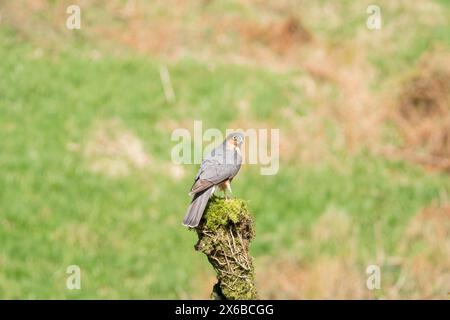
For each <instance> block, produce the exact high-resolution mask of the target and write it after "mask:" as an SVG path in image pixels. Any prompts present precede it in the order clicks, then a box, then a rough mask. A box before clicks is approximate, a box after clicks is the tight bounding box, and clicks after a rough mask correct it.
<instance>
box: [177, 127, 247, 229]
mask: <svg viewBox="0 0 450 320" xmlns="http://www.w3.org/2000/svg"><path fill="white" fill-rule="evenodd" d="M243 142H244V135H243V134H242V133H240V132H234V133H231V134H229V135H228V136H227V138H226V139H225V140H224V142H223V143H222V144H221V145H220V146H218V147H217V148H215V149H214V150H213V151H212V152H211V155H209V156H208V157H206V158H205V159H204V160H203V162H202V164H201V166H200V170H199V171H198V173H197V176H196V177H195V181H194V184H193V185H192V188H191V192H189V195H191V196H192V195H193V196H194V198H193V199H192V202H191V204H190V205H189V208H188V210H187V213H186V216H185V217H184V219H183V225H185V226H188V227H191V228H194V227H196V226H198V224H199V223H200V220H201V219H202V216H203V211H205V207H206V204H207V203H208V200H209V198H210V197H211V196H212V194H213V193H214V191H215V190H216V187H219V189H221V190H222V191H223V192H224V195H225V199H228V196H227V191H229V192H230V193H231V192H232V191H231V184H230V183H231V181H232V180H233V178H234V177H235V176H236V174H237V173H238V171H239V169H240V168H241V163H242V156H241V150H240V149H239V148H240V146H241V145H242V143H243Z"/></svg>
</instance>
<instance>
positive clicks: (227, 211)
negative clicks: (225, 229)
mask: <svg viewBox="0 0 450 320" xmlns="http://www.w3.org/2000/svg"><path fill="white" fill-rule="evenodd" d="M205 211H206V213H205V218H206V226H207V228H208V229H210V230H213V231H215V230H217V229H218V228H219V227H220V226H225V225H227V224H228V223H229V222H232V223H237V222H238V221H239V220H240V219H241V218H242V217H249V215H250V214H249V212H248V207H247V203H246V202H245V201H244V200H241V199H228V200H225V199H224V198H220V197H216V196H213V197H212V198H211V200H210V201H209V203H208V206H207V208H206V210H205Z"/></svg>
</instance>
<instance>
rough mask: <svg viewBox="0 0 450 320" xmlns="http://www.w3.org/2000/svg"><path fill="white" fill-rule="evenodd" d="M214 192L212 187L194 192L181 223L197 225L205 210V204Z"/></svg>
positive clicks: (190, 225) (189, 225)
mask: <svg viewBox="0 0 450 320" xmlns="http://www.w3.org/2000/svg"><path fill="white" fill-rule="evenodd" d="M213 192H214V187H211V188H209V189H206V190H204V191H202V192H199V193H197V194H195V196H194V199H192V202H191V204H190V205H189V208H188V210H187V213H186V215H185V216H184V219H183V225H185V226H187V227H191V228H194V227H196V226H198V224H199V223H200V220H201V219H202V216H203V211H205V207H206V204H207V203H208V200H209V198H210V197H211V195H212V194H213Z"/></svg>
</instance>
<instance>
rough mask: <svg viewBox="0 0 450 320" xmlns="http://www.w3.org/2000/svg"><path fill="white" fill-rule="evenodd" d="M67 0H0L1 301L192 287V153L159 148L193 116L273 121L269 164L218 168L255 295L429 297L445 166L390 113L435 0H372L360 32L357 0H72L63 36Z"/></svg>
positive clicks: (442, 9)
mask: <svg viewBox="0 0 450 320" xmlns="http://www.w3.org/2000/svg"><path fill="white" fill-rule="evenodd" d="M68 4H69V2H68V1H61V2H59V1H58V2H57V1H48V2H47V1H25V0H22V1H2V2H1V3H0V13H1V17H2V19H1V21H0V43H1V44H2V45H1V46H0V110H1V112H0V170H1V173H0V203H1V209H0V243H1V248H2V249H1V250H0V297H1V298H31V299H34V298H68V299H80V298H121V299H125V298H207V297H208V296H209V291H210V288H211V285H212V284H213V283H214V275H213V274H212V272H211V270H209V266H208V263H207V261H206V259H205V258H204V257H203V256H202V255H200V254H199V253H197V252H195V251H194V250H193V245H194V244H195V242H196V235H195V233H194V232H188V231H187V230H185V229H184V228H183V227H182V226H181V220H182V217H183V215H184V213H185V210H186V208H187V206H188V203H189V200H190V199H189V197H188V196H187V192H188V189H189V187H190V185H191V183H192V178H193V177H194V175H195V173H196V170H197V167H198V166H197V165H185V166H177V165H174V164H173V163H172V162H171V159H170V150H171V148H172V147H173V145H174V143H173V142H172V141H171V139H170V138H171V132H172V131H173V130H174V129H176V128H181V127H183V128H187V129H192V125H193V121H194V120H202V121H203V126H204V128H219V129H220V130H223V131H224V130H225V129H227V128H237V127H240V128H243V129H247V128H258V127H262V128H280V132H281V138H282V142H281V154H280V157H281V159H280V161H281V163H280V171H279V172H278V174H276V175H274V176H262V175H260V173H259V168H258V167H257V166H251V165H247V166H244V167H243V169H242V170H241V172H240V173H239V176H238V177H237V178H236V179H235V181H234V182H233V195H234V196H236V197H239V198H242V199H245V200H248V203H249V209H250V211H251V212H252V213H253V214H254V216H255V220H256V238H255V240H254V241H253V243H252V247H251V250H252V255H253V256H254V257H255V258H256V261H255V269H256V278H257V279H256V280H257V284H258V291H259V293H260V295H261V297H262V298H444V299H445V298H446V296H447V291H448V283H449V279H450V278H449V277H450V264H449V259H448V257H449V256H450V243H449V241H450V226H449V221H450V219H449V218H450V213H449V212H450V211H449V210H450V206H449V192H450V179H449V176H448V171H446V170H441V167H442V166H441V167H438V168H436V166H434V165H432V164H431V163H430V161H419V162H418V161H415V160H414V159H412V157H410V156H405V154H404V152H403V151H404V149H405V148H407V149H408V150H409V149H413V150H412V152H425V153H426V152H428V150H429V149H428V148H427V145H413V144H411V143H412V142H411V143H410V144H408V143H409V141H410V140H407V139H406V138H405V136H404V135H403V133H402V131H401V130H398V128H399V123H398V122H397V120H396V119H397V118H398V117H391V113H395V112H396V110H397V109H396V108H397V97H398V95H399V92H398V91H401V88H402V84H403V83H404V82H408V77H407V75H408V74H409V73H410V72H416V71H417V69H418V66H420V59H423V57H424V56H425V57H426V54H429V53H435V52H437V54H439V55H442V56H444V57H446V56H447V55H448V52H449V50H450V48H449V46H450V26H449V21H450V7H449V6H448V3H447V2H446V1H427V0H423V1H416V2H414V3H410V2H407V1H398V2H395V4H394V3H392V2H389V1H379V5H380V7H381V10H382V17H383V26H382V29H381V30H377V31H371V30H368V29H367V28H366V25H365V20H366V18H367V15H366V13H365V10H366V7H367V5H368V4H369V3H366V2H365V1H356V2H355V1H339V2H335V1H333V2H332V1H318V2H317V3H315V4H306V3H304V2H300V3H299V2H297V1H280V2H278V1H277V3H276V4H271V5H269V4H268V3H266V2H262V1H257V0H252V1H222V0H215V1H214V0H211V1H203V2H199V3H198V4H187V3H185V2H182V1H174V0H171V1H155V2H154V3H150V2H144V1H108V4H104V2H101V1H80V6H81V8H82V28H81V30H67V29H66V28H65V19H66V17H67V14H66V13H65V8H66V7H67V5H68ZM25 8H26V9H25ZM446 61H447V63H448V62H449V61H450V60H449V59H447V60H446ZM162 65H164V66H167V67H168V70H169V72H170V77H171V81H172V84H173V89H174V92H175V94H176V101H175V102H167V101H166V98H165V96H164V91H163V88H162V84H161V79H160V74H159V70H160V66H162ZM443 69H444V68H443ZM437 94H440V92H438V93H437ZM443 94H445V92H444V93H443ZM443 97H444V98H442V99H444V100H442V99H441V100H442V101H444V102H443V105H447V107H449V106H450V104H448V103H447V104H446V102H445V101H448V100H445V99H447V98H446V97H447V96H445V95H444V96H443ZM436 99H437V98H436ZM441 100H439V101H441ZM402 101H403V100H402ZM449 118H450V111H449V110H448V109H447V110H446V111H445V110H444V113H443V114H440V115H439V119H444V120H445V119H447V123H448V119H449ZM433 119H435V118H433ZM424 121H427V119H425V118H424ZM433 121H435V120H429V121H428V123H429V124H430V126H431V128H433V130H439V128H438V127H437V126H433V124H434V123H435V122H433ZM444 125H446V123H444V122H443V126H442V127H441V129H440V132H441V133H442V134H441V135H440V136H439V137H445V134H448V131H446V130H447V129H446V128H447V127H445V126H444ZM412 129H414V128H412ZM412 129H411V130H412ZM411 141H412V140H411ZM414 141H416V140H414ZM417 141H420V143H422V142H423V141H428V140H426V139H425V140H424V139H418V140H417ZM443 146H444V148H445V144H443ZM392 147H395V148H396V149H395V150H396V151H397V152H395V153H393V152H387V151H386V150H389V151H391V150H392ZM444 151H445V150H444ZM447 151H448V150H447ZM445 154H446V153H445V152H444V153H439V155H440V157H439V158H436V159H440V160H441V161H445V160H448V159H443V158H445V157H446V156H445ZM442 155H444V156H442ZM425 156H427V158H426V159H429V158H430V157H432V159H435V157H436V155H435V154H427V153H426V154H425ZM421 159H422V158H421ZM72 264H76V265H79V266H80V268H81V272H82V280H81V285H82V289H81V290H74V291H70V290H68V289H67V288H66V277H67V274H66V273H65V272H66V268H67V266H69V265H72ZM370 264H378V265H380V267H381V270H382V289H381V290H375V291H369V290H367V288H366V287H365V281H366V278H367V275H366V273H365V270H366V267H367V266H368V265H370Z"/></svg>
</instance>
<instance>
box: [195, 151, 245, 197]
mask: <svg viewBox="0 0 450 320" xmlns="http://www.w3.org/2000/svg"><path fill="white" fill-rule="evenodd" d="M227 158H229V156H227V157H223V156H222V155H216V156H213V157H210V158H208V159H205V161H203V163H202V165H201V167H200V170H199V172H198V174H197V177H196V180H195V182H194V184H193V186H192V188H191V193H198V192H201V191H203V190H205V189H208V188H210V187H211V186H214V185H217V184H219V183H221V182H223V181H225V180H227V179H229V178H232V177H234V176H235V175H236V174H237V172H238V171H239V168H240V166H241V164H240V161H238V163H233V162H231V163H230V161H227ZM224 160H225V161H224ZM228 160H229V159H228Z"/></svg>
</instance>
